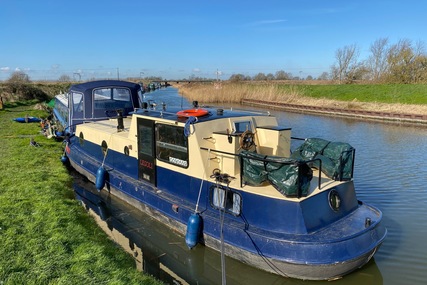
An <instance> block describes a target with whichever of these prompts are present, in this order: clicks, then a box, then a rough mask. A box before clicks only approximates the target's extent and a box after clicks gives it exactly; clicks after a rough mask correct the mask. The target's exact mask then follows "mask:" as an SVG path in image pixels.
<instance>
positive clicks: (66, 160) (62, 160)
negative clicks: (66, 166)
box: [61, 155, 68, 163]
mask: <svg viewBox="0 0 427 285" xmlns="http://www.w3.org/2000/svg"><path fill="white" fill-rule="evenodd" d="M61 162H62V163H67V162H68V156H66V155H63V156H61Z"/></svg>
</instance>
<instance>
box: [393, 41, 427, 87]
mask: <svg viewBox="0 0 427 285" xmlns="http://www.w3.org/2000/svg"><path fill="white" fill-rule="evenodd" d="M425 57H426V55H425V53H424V45H423V44H422V43H421V42H419V43H418V44H417V45H416V46H414V45H413V44H412V42H411V41H410V40H408V39H404V40H400V41H399V42H398V43H397V44H394V45H392V46H391V47H390V49H389V52H388V55H387V64H388V72H387V73H388V74H387V77H388V80H389V81H391V82H394V83H418V81H419V80H420V79H421V78H423V77H425V73H426V66H425Z"/></svg>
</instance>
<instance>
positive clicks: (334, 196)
mask: <svg viewBox="0 0 427 285" xmlns="http://www.w3.org/2000/svg"><path fill="white" fill-rule="evenodd" d="M328 200H329V206H330V207H331V209H332V210H334V211H338V210H339V209H340V206H341V198H340V195H339V194H338V192H337V191H336V190H331V191H330V192H329V196H328Z"/></svg>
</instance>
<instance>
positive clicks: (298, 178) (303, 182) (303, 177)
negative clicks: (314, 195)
mask: <svg viewBox="0 0 427 285" xmlns="http://www.w3.org/2000/svg"><path fill="white" fill-rule="evenodd" d="M240 156H241V158H242V160H241V161H242V164H243V165H242V170H243V173H242V176H243V180H244V183H245V184H247V185H252V186H259V185H262V184H263V183H264V182H266V181H268V182H270V183H271V184H272V185H273V186H274V187H275V188H276V189H277V190H278V191H279V192H280V193H282V194H283V195H286V196H289V197H301V196H307V193H308V190H309V189H310V181H311V179H312V178H313V172H312V170H311V168H310V167H309V166H308V165H307V164H306V163H305V162H303V161H299V160H294V159H289V158H281V157H276V156H265V155H261V154H257V153H254V152H250V151H242V152H241V153H240Z"/></svg>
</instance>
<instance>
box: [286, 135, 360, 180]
mask: <svg viewBox="0 0 427 285" xmlns="http://www.w3.org/2000/svg"><path fill="white" fill-rule="evenodd" d="M291 158H293V159H302V160H313V159H320V160H321V161H322V172H323V173H325V175H326V176H328V177H329V178H332V179H335V180H346V179H351V178H352V172H353V159H354V148H353V147H352V146H351V145H350V144H348V143H343V142H330V141H327V140H324V139H319V138H309V139H306V140H305V141H304V143H303V144H302V145H300V146H299V147H298V148H297V149H296V150H295V151H294V152H293V153H292V155H291ZM311 165H312V166H314V167H317V168H319V167H320V166H319V162H313V163H312V164H311Z"/></svg>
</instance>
